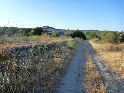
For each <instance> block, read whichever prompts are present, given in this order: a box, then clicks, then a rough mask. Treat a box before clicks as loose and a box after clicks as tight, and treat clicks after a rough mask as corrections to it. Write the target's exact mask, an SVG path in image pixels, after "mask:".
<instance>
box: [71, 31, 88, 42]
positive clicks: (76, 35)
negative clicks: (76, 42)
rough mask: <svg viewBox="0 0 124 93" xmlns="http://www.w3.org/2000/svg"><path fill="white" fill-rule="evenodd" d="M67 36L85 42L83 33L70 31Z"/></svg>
mask: <svg viewBox="0 0 124 93" xmlns="http://www.w3.org/2000/svg"><path fill="white" fill-rule="evenodd" d="M69 36H71V37H72V38H76V37H78V38H82V39H84V40H86V36H85V35H84V34H83V32H81V31H78V30H77V31H72V32H71V33H70V34H69Z"/></svg>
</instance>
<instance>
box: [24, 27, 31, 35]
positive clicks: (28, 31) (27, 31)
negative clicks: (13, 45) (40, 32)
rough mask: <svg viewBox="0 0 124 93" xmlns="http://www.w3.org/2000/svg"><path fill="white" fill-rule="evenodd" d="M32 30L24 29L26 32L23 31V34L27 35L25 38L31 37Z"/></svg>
mask: <svg viewBox="0 0 124 93" xmlns="http://www.w3.org/2000/svg"><path fill="white" fill-rule="evenodd" d="M31 30H32V29H31V28H26V29H24V31H23V34H24V35H25V36H29V35H30V33H31Z"/></svg>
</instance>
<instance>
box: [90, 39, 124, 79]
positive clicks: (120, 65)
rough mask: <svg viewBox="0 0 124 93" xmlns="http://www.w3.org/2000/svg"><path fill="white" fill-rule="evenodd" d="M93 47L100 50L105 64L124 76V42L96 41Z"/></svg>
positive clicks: (92, 43)
mask: <svg viewBox="0 0 124 93" xmlns="http://www.w3.org/2000/svg"><path fill="white" fill-rule="evenodd" d="M90 43H91V45H92V46H93V48H94V49H95V50H96V51H97V52H99V53H100V54H101V56H102V58H103V60H104V62H105V65H106V66H107V67H108V68H110V69H111V70H113V71H114V72H116V73H118V74H120V75H121V77H122V78H124V44H123V43H121V44H110V43H94V42H92V41H90Z"/></svg>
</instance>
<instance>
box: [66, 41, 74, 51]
mask: <svg viewBox="0 0 124 93" xmlns="http://www.w3.org/2000/svg"><path fill="white" fill-rule="evenodd" d="M74 45H75V41H72V40H71V41H67V46H68V47H69V48H70V49H73V48H74Z"/></svg>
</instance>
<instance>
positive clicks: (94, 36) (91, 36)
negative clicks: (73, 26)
mask: <svg viewBox="0 0 124 93" xmlns="http://www.w3.org/2000/svg"><path fill="white" fill-rule="evenodd" d="M95 38H98V36H97V35H96V34H95V33H90V34H89V39H95Z"/></svg>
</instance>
